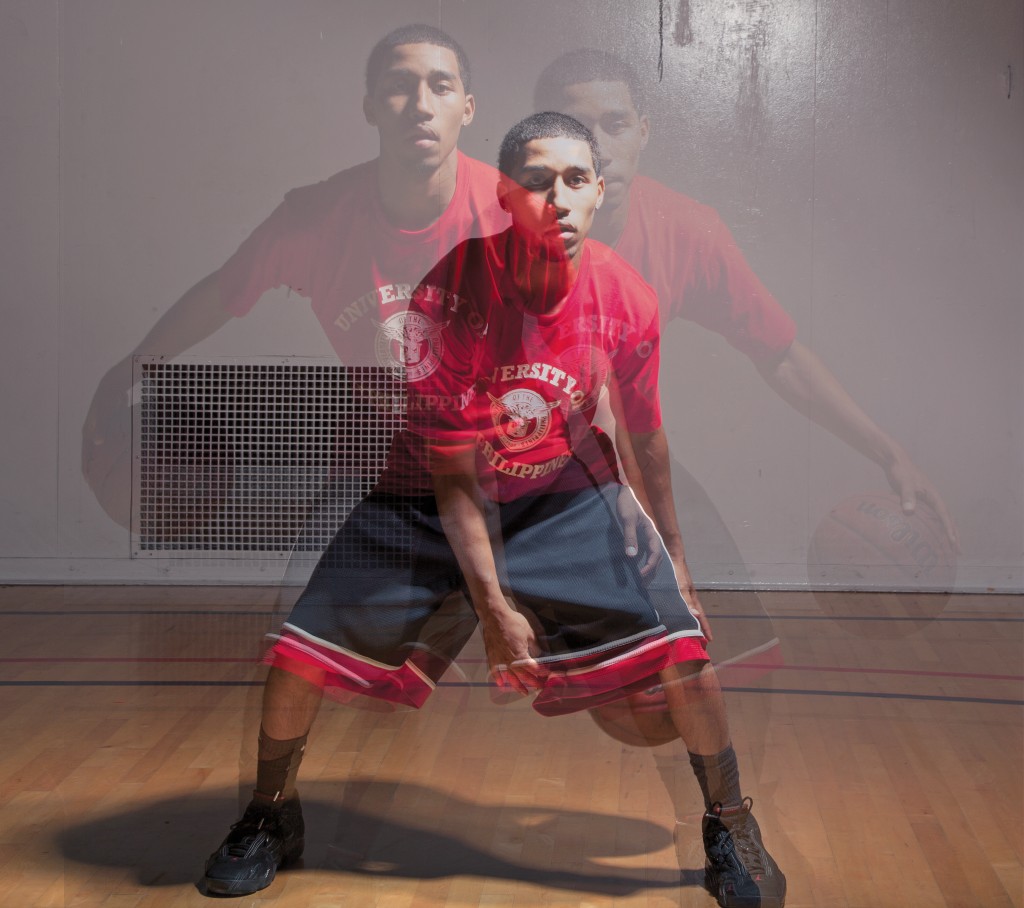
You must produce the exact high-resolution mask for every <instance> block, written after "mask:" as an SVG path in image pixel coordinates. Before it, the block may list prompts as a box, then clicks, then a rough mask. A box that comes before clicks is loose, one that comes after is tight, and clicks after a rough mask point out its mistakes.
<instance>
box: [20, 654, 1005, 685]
mask: <svg viewBox="0 0 1024 908" xmlns="http://www.w3.org/2000/svg"><path fill="white" fill-rule="evenodd" d="M260 661H261V659H260V658H257V657H250V658H221V657H214V656H210V657H196V656H138V657H130V656H120V657H109V658H108V657H103V656H67V657H64V658H48V657H45V656H11V657H9V658H0V665H7V664H13V663H19V664H26V663H27V664H37V665H38V664H50V665H60V664H63V663H90V664H95V665H104V664H115V663H117V664H120V663H137V664H153V663H189V662H194V663H203V664H217V663H229V664H242V663H245V664H256V663H258V662H260ZM458 664H462V665H469V664H479V665H483V664H486V660H485V659H460V660H459V663H458ZM721 668H722V670H724V671H729V672H734V671H743V670H746V669H752V670H753V669H757V670H762V671H787V672H835V673H839V674H848V675H911V676H916V677H921V678H973V679H975V680H978V681H1024V675H996V674H987V673H980V672H939V671H925V670H923V669H909V668H852V667H845V666H838V665H777V664H775V663H769V662H734V663H730V664H728V665H724V666H721Z"/></svg>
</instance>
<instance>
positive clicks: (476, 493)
mask: <svg viewBox="0 0 1024 908" xmlns="http://www.w3.org/2000/svg"><path fill="white" fill-rule="evenodd" d="M474 456H475V455H474V452H473V450H472V449H468V450H462V451H459V452H458V453H456V452H454V451H450V452H447V453H445V454H444V455H443V460H442V461H441V462H440V463H439V464H437V469H435V471H434V494H435V497H436V499H437V507H438V512H439V514H440V516H441V525H442V526H443V527H444V532H445V536H447V538H448V542H449V544H450V545H451V547H452V550H453V551H454V553H455V557H456V560H457V561H458V563H459V568H460V569H461V570H462V575H463V577H464V578H465V580H466V586H467V587H468V588H469V595H470V600H471V602H472V604H473V608H474V610H475V611H476V613H477V617H478V618H479V619H480V625H481V629H482V631H483V637H484V647H485V649H486V651H487V661H488V664H489V665H490V669H491V673H492V674H493V675H494V676H495V678H496V680H498V682H499V683H503V682H505V681H507V682H508V683H509V684H511V686H512V687H513V688H515V689H516V690H518V691H519V692H520V693H524V694H525V693H526V692H527V690H528V689H529V688H531V687H539V686H540V683H539V674H540V668H539V666H538V665H537V663H536V661H534V658H533V656H534V653H535V652H536V648H537V638H536V635H535V634H534V632H533V629H532V628H531V627H530V624H529V622H528V621H527V619H526V618H525V617H524V616H523V615H521V614H520V613H519V612H517V611H516V610H515V609H514V608H513V607H512V606H511V605H510V603H509V602H508V600H507V599H506V598H505V594H504V592H503V590H502V588H501V583H500V579H499V577H498V568H497V561H496V559H495V556H494V547H495V546H496V545H500V529H498V528H497V527H495V526H493V521H491V522H490V523H489V521H488V518H487V514H486V513H485V510H484V501H483V497H482V494H481V490H480V486H479V482H478V479H477V474H476V464H475V459H474Z"/></svg>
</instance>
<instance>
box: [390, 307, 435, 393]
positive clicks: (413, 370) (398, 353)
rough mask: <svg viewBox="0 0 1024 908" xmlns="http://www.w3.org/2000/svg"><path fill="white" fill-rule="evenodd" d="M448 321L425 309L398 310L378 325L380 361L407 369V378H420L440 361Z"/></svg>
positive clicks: (416, 379)
mask: <svg viewBox="0 0 1024 908" xmlns="http://www.w3.org/2000/svg"><path fill="white" fill-rule="evenodd" d="M446 324H447V323H445V324H441V325H439V324H437V323H436V322H435V321H434V320H433V319H431V318H430V317H428V316H426V315H424V314H423V313H422V312H397V313H395V314H394V315H392V316H391V317H390V318H389V319H387V320H386V321H385V322H384V323H383V324H378V325H377V362H378V363H380V365H382V366H384V367H386V368H389V369H393V370H395V371H396V372H398V371H403V370H404V371H405V376H406V379H407V380H408V381H411V382H413V381H420V380H421V379H424V378H426V377H427V376H428V375H430V374H431V373H433V372H434V371H435V370H436V369H437V367H438V366H439V365H440V364H441V357H442V355H443V354H444V341H443V339H442V337H441V333H442V332H443V331H444V329H445V325H446Z"/></svg>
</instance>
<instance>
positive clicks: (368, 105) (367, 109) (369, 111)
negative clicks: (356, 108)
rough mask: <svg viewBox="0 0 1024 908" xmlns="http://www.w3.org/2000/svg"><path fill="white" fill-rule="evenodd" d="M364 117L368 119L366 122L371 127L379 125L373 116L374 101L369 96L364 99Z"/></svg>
mask: <svg viewBox="0 0 1024 908" xmlns="http://www.w3.org/2000/svg"><path fill="white" fill-rule="evenodd" d="M363 116H364V117H366V122H367V123H369V124H370V125H371V126H376V125H377V121H376V119H374V116H373V101H372V100H371V99H370V96H369V95H366V97H364V98H363Z"/></svg>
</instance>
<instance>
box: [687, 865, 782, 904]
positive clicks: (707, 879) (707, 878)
mask: <svg viewBox="0 0 1024 908" xmlns="http://www.w3.org/2000/svg"><path fill="white" fill-rule="evenodd" d="M704 888H705V889H707V891H708V892H710V893H711V895H712V896H713V897H714V899H715V901H716V902H718V904H719V905H721V904H722V902H721V900H720V899H719V898H718V880H717V879H716V878H715V877H714V876H713V874H712V873H711V871H710V870H708V869H707V868H705V870H704ZM731 908H786V893H785V892H783V893H782V895H781V896H780V897H778V898H776V897H774V896H767V897H765V896H759V897H758V898H757V900H756V901H751V900H749V899H745V900H743V901H739V902H733V904H732V906H731Z"/></svg>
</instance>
